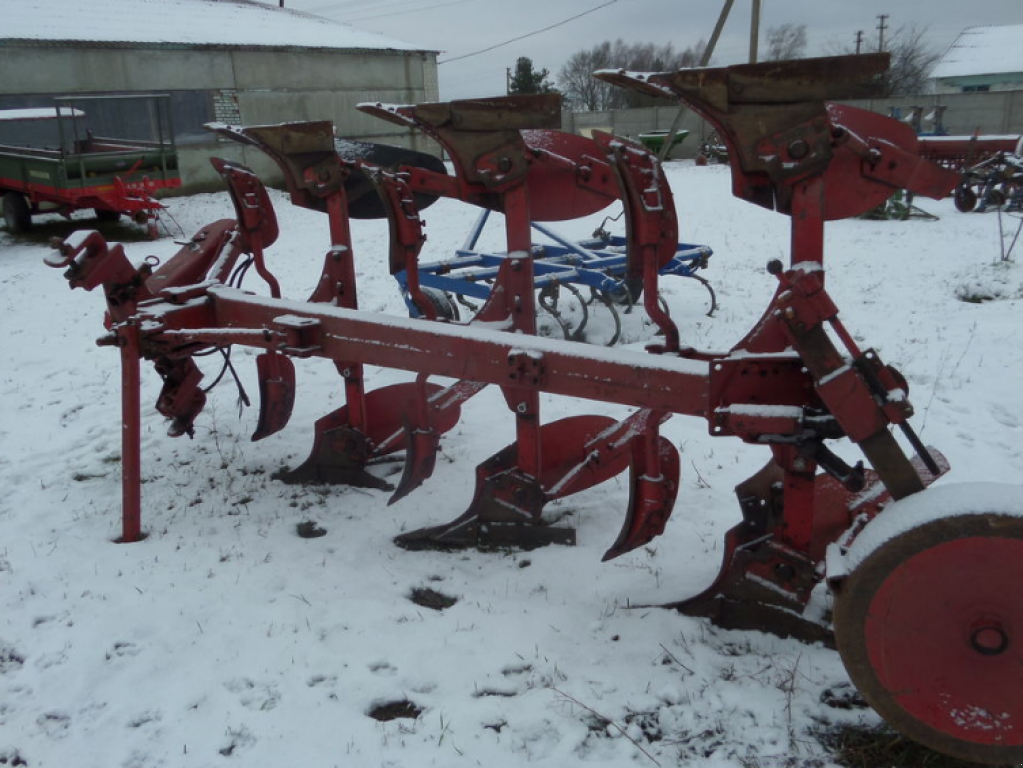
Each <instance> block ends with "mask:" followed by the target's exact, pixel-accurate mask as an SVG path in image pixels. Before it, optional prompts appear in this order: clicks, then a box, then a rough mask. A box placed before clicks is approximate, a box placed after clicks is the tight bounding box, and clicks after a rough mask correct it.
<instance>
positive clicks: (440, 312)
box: [419, 288, 458, 320]
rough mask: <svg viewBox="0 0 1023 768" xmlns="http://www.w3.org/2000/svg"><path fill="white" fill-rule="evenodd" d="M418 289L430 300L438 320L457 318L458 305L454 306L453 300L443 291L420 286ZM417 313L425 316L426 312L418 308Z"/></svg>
mask: <svg viewBox="0 0 1023 768" xmlns="http://www.w3.org/2000/svg"><path fill="white" fill-rule="evenodd" d="M420 290H421V291H422V292H423V295H424V296H426V298H427V299H429V300H430V304H432V305H433V309H434V312H436V313H437V319H438V320H458V307H456V306H455V304H454V302H453V301H451V299H450V298H448V295H447V294H446V293H444V291H439V290H437V289H436V288H420ZM419 314H420V316H421V317H426V313H425V312H423V311H422V308H420V310H419Z"/></svg>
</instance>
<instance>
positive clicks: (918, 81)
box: [826, 25, 941, 96]
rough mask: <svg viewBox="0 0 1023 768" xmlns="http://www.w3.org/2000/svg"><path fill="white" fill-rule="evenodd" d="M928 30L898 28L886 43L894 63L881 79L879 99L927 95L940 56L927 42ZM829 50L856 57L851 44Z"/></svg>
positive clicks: (838, 45) (912, 26)
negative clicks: (882, 97)
mask: <svg viewBox="0 0 1023 768" xmlns="http://www.w3.org/2000/svg"><path fill="white" fill-rule="evenodd" d="M926 35H927V29H926V28H924V29H919V28H917V27H916V26H915V25H911V26H908V27H905V26H903V27H899V28H898V29H897V30H895V32H894V33H893V34H892V35H891V36H890V37H888V38H887V39H886V40H885V41H884V50H885V51H887V52H888V53H890V54H891V57H892V62H891V66H890V67H889V69H888V71H887V72H886V73H885V74H884V76H883V77H882V78H881V92H880V93H879V94H878V95H879V96H904V95H909V94H914V93H926V92H927V90H928V88H929V87H930V76H931V70H932V69H934V65H935V64H936V63H937V62H938V59H940V58H941V54H940V53H939V52H937V51H935V50H934V49H933V48H931V47H930V46H929V45H928V43H927V40H926V39H925V37H926ZM826 48H827V49H828V51H829V52H830V53H832V54H835V55H838V54H853V53H856V49H855V48H853V47H852V46H851V45H843V44H841V43H837V44H836V43H834V42H832V43H831V44H829V45H827V46H826Z"/></svg>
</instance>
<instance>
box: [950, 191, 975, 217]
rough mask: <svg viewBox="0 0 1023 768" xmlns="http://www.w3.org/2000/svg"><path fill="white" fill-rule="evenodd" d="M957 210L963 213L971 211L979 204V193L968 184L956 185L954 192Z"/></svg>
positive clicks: (953, 198)
mask: <svg viewBox="0 0 1023 768" xmlns="http://www.w3.org/2000/svg"><path fill="white" fill-rule="evenodd" d="M952 200H953V201H954V202H955V206H956V210H957V211H959V212H961V213H969V212H970V211H972V210H973V209H974V208H975V207H976V206H977V193H976V192H974V191H973V190H972V189H970V188H969V187H967V186H961V187H956V191H955V192H954V193H953V194H952Z"/></svg>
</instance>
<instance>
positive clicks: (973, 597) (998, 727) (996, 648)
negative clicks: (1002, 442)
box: [834, 489, 1023, 765]
mask: <svg viewBox="0 0 1023 768" xmlns="http://www.w3.org/2000/svg"><path fill="white" fill-rule="evenodd" d="M936 490H937V489H936ZM941 490H945V489H941ZM932 492H933V491H924V492H922V493H920V494H919V496H920V497H922V498H921V500H920V501H924V500H925V499H926V497H927V496H928V494H929V493H932ZM1018 492H1019V491H1018V489H1017V494H1018ZM914 501H916V500H914ZM902 503H904V502H900V504H902ZM896 506H898V505H896ZM916 506H917V507H919V506H920V504H917V505H916ZM944 508H946V509H952V507H951V506H949V505H944ZM974 508H976V504H974ZM1003 509H1004V508H1003ZM894 511H895V508H894V507H893V508H890V509H888V510H885V512H883V513H882V514H881V515H880V516H879V517H878V518H877V519H875V520H874V521H873V522H872V523H870V524H868V525H867V528H866V529H865V530H864V534H865V533H866V532H867V531H869V530H870V528H871V526H872V525H874V523H878V524H879V526H880V527H879V528H876V529H875V531H874V533H875V534H876V533H878V532H879V531H880V532H881V533H882V536H880V537H878V536H874V537H873V538H874V539H875V540H877V541H882V542H883V543H880V545H879V546H876V547H874V548H872V549H871V550H870V551H869V553H868V554H866V556H865V557H864V558H863V559H862V561H860V562H859V563H858V564H857V565H856V566H855V567H854V568H853V570H852V572H851V573H850V574H849V576H848V577H847V578H846V579H845V581H844V582H843V583H842V584H841V585H840V587H839V588H838V590H837V593H836V597H835V611H834V623H835V639H836V641H837V643H838V649H839V652H840V653H841V655H842V660H843V662H844V663H845V666H846V669H847V670H848V672H849V676H850V677H851V678H852V681H853V683H855V685H856V687H857V688H859V690H860V692H861V693H862V694H863V696H864V697H865V698H866V699H867V701H868V702H869V703H870V705H871V706H872V707H873V708H874V709H876V710H877V712H878V714H880V715H881V716H882V717H883V718H884V719H885V720H887V721H888V722H889V723H890V724H891V725H892V726H893V727H894V728H896V729H897V730H899V731H901V732H902V733H903V734H904V735H906V736H907V737H909V738H911V739H913V740H914V741H917V742H919V743H921V744H923V745H925V746H927V747H930V748H931V749H934V750H936V751H938V752H943V753H945V754H947V755H951V756H953V757H957V758H960V759H963V760H973V761H977V762H982V763H990V764H1002V765H1004V764H1008V763H1014V764H1018V763H1021V762H1023V599H1021V595H1020V589H1021V587H1023V517H1020V516H1017V515H1016V514H1005V513H1003V512H984V513H981V514H968V513H949V514H945V515H944V516H935V518H934V519H931V520H928V521H925V522H923V523H922V524H920V525H917V526H915V527H913V528H911V529H909V530H904V531H903V532H901V533H898V532H897V531H896V533H897V535H894V536H892V537H891V538H889V539H887V540H886V541H884V540H883V539H884V534H885V533H887V532H886V531H885V526H886V525H890V524H891V522H892V518H890V517H888V518H887V519H885V518H886V513H888V512H894ZM914 511H917V510H914ZM896 519H897V518H896ZM882 521H884V522H882ZM864 534H861V536H862V535H864ZM855 547H856V543H854V544H853V548H855Z"/></svg>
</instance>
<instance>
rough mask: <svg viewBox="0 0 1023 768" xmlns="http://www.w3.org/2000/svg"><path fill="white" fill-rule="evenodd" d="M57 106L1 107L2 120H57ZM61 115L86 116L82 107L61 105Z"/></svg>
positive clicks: (0, 116) (0, 115)
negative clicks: (74, 107)
mask: <svg viewBox="0 0 1023 768" xmlns="http://www.w3.org/2000/svg"><path fill="white" fill-rule="evenodd" d="M57 109H58V108H57V107H35V108H31V109H0V121H9V120H55V119H56V118H57ZM59 109H60V116H61V117H85V113H84V112H83V111H82V110H80V109H72V108H71V107H60V108H59Z"/></svg>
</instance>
